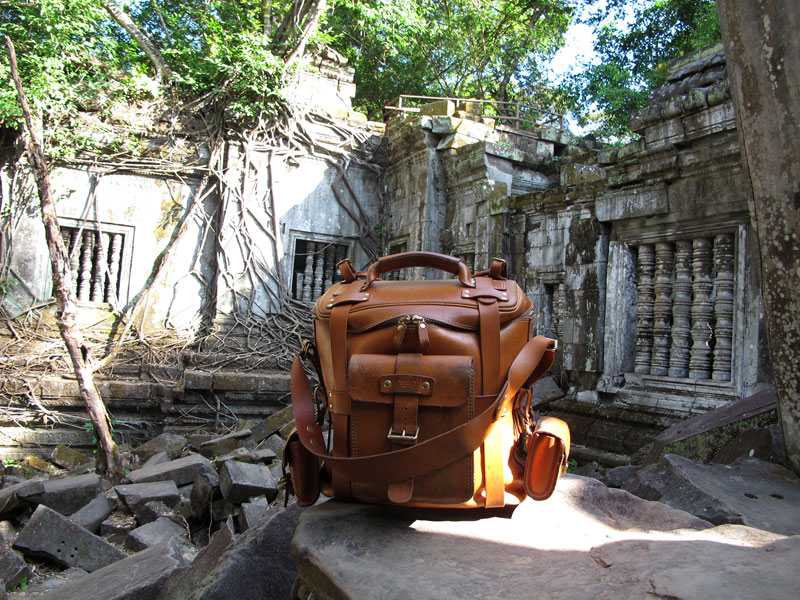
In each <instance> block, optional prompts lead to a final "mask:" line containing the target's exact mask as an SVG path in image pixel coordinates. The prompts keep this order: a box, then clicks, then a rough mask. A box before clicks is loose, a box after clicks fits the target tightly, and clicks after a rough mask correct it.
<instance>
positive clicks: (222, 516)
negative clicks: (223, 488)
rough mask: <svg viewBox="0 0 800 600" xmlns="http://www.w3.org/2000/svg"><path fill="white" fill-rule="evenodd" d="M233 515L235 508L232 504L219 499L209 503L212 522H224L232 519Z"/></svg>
mask: <svg viewBox="0 0 800 600" xmlns="http://www.w3.org/2000/svg"><path fill="white" fill-rule="evenodd" d="M234 514H236V506H234V504H233V502H229V501H227V500H225V499H224V498H221V499H219V500H214V501H213V502H212V503H211V520H212V521H225V520H226V519H230V518H231V517H233V515H234Z"/></svg>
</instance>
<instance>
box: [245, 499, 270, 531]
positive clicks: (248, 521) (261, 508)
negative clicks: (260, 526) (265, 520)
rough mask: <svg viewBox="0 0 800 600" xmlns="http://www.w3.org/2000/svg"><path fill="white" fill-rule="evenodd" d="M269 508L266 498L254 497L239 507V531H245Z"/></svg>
mask: <svg viewBox="0 0 800 600" xmlns="http://www.w3.org/2000/svg"><path fill="white" fill-rule="evenodd" d="M268 510H269V502H267V499H266V498H256V499H255V500H253V501H252V502H245V503H244V504H242V505H241V506H240V507H239V519H238V520H239V531H240V532H242V531H247V530H248V529H250V528H251V527H252V526H253V525H254V524H255V523H256V521H258V520H259V519H260V518H261V517H263V516H264V514H266V512H267V511H268Z"/></svg>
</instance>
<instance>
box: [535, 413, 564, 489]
mask: <svg viewBox="0 0 800 600" xmlns="http://www.w3.org/2000/svg"><path fill="white" fill-rule="evenodd" d="M569 446H570V437H569V427H568V426H567V424H566V423H565V422H564V421H562V420H561V419H557V418H555V417H542V418H541V419H539V422H538V423H537V424H536V429H534V431H533V433H532V434H531V435H530V436H528V443H527V458H526V460H525V476H524V479H525V493H526V494H528V496H530V497H531V498H533V499H534V500H545V499H547V498H549V497H550V495H551V494H552V493H553V490H554V489H555V487H556V482H557V481H558V478H559V477H560V476H561V475H562V474H563V473H564V471H566V469H567V459H568V458H569Z"/></svg>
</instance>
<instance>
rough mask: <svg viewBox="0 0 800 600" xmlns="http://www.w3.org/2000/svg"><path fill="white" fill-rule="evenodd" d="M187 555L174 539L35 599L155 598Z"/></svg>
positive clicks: (183, 547) (178, 539)
mask: <svg viewBox="0 0 800 600" xmlns="http://www.w3.org/2000/svg"><path fill="white" fill-rule="evenodd" d="M190 557H191V551H190V549H189V548H187V545H186V543H185V542H184V541H183V540H181V539H180V538H173V539H171V540H169V541H167V542H164V543H163V544H159V545H157V546H152V547H150V548H147V549H146V550H142V551H141V552H137V553H136V554H134V555H133V556H129V557H128V558H126V559H124V560H121V561H119V562H118V563H115V564H113V565H109V566H107V567H105V568H103V569H99V570H97V571H95V572H93V573H90V574H89V575H86V576H85V577H83V578H81V579H79V580H77V581H74V582H71V583H65V584H64V585H62V586H60V587H59V588H58V589H56V590H54V591H53V592H51V593H50V594H47V595H45V596H43V597H41V598H40V599H37V600H66V599H67V598H74V599H75V600H77V599H80V600H156V598H159V591H160V590H161V588H162V587H163V586H164V583H165V582H166V581H167V578H168V577H169V575H170V573H172V572H173V571H174V570H175V569H177V568H178V567H183V566H185V565H187V564H189V563H190V562H191V558H190Z"/></svg>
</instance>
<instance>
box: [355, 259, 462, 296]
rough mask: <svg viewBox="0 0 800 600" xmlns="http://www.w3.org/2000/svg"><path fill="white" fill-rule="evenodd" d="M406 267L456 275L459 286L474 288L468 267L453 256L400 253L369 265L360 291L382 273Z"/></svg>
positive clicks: (365, 288)
mask: <svg viewBox="0 0 800 600" xmlns="http://www.w3.org/2000/svg"><path fill="white" fill-rule="evenodd" d="M408 267H427V268H430V269H438V270H440V271H446V272H447V273H452V274H453V275H456V276H457V277H458V281H459V282H460V283H461V285H463V286H465V287H470V288H474V287H475V283H474V282H473V281H472V274H471V273H470V272H469V267H468V266H467V265H465V264H464V263H463V262H461V261H460V260H459V259H458V258H456V257H455V256H448V255H446V254H439V253H437V252H424V251H417V252H401V253H399V254H391V255H389V256H384V257H383V258H379V259H378V260H377V261H376V262H374V263H372V265H370V267H369V270H368V271H367V279H366V281H365V282H364V285H362V286H361V291H362V292H363V291H366V290H367V289H369V286H370V285H372V282H373V281H375V280H376V279H377V278H378V277H379V276H381V275H383V274H384V273H389V272H390V271H397V270H398V269H405V268H408Z"/></svg>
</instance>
